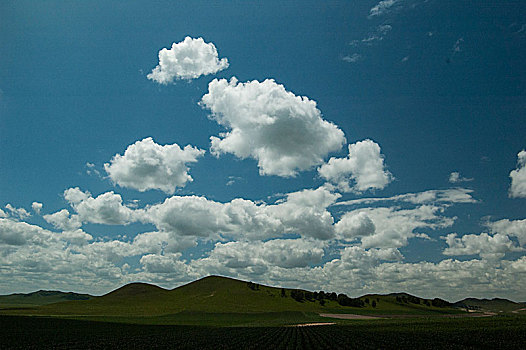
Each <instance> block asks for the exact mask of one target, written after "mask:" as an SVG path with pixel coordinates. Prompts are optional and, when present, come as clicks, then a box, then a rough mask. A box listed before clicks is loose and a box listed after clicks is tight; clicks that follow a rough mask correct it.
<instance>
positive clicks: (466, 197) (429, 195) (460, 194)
mask: <svg viewBox="0 0 526 350" xmlns="http://www.w3.org/2000/svg"><path fill="white" fill-rule="evenodd" d="M473 192H474V191H473V190H471V189H467V188H449V189H447V190H428V191H424V192H417V193H405V194H399V195H396V196H393V197H384V198H382V197H379V198H359V199H353V200H350V201H343V202H337V203H336V204H335V205H365V204H373V203H380V202H407V203H412V204H433V203H440V204H452V203H476V202H477V200H476V199H474V198H473V196H472V195H471V193H473Z"/></svg>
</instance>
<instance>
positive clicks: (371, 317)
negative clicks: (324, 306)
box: [320, 314, 380, 320]
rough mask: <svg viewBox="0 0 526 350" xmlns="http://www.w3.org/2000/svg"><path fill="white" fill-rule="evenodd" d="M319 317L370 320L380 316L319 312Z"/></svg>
mask: <svg viewBox="0 0 526 350" xmlns="http://www.w3.org/2000/svg"><path fill="white" fill-rule="evenodd" d="M320 316H321V317H330V318H339V319H342V320H372V319H378V318H380V317H376V316H366V315H355V314H320Z"/></svg>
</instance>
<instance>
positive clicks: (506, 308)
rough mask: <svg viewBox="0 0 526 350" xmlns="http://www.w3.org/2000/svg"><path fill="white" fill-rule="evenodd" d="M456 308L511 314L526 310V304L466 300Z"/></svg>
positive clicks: (505, 300) (494, 299) (455, 304)
mask: <svg viewBox="0 0 526 350" xmlns="http://www.w3.org/2000/svg"><path fill="white" fill-rule="evenodd" d="M453 306H454V307H458V308H463V309H468V310H474V311H491V312H501V311H502V312H510V311H516V310H519V309H522V308H526V303H516V302H514V301H511V300H508V299H501V298H493V299H477V298H466V299H463V300H460V301H457V302H456V303H454V304H453Z"/></svg>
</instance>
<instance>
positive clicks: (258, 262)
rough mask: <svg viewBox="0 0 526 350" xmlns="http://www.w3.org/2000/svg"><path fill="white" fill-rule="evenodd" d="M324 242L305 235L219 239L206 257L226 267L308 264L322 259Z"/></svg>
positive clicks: (288, 266)
mask: <svg viewBox="0 0 526 350" xmlns="http://www.w3.org/2000/svg"><path fill="white" fill-rule="evenodd" d="M324 246H325V244H324V243H322V242H320V241H313V240H304V239H275V240H271V241H267V242H228V243H216V245H215V247H214V249H213V250H212V252H211V253H210V255H209V257H208V258H206V259H203V260H204V261H206V263H207V264H213V265H223V266H224V267H226V268H227V269H246V268H247V267H251V266H252V267H254V266H268V267H269V268H271V267H272V266H279V267H282V268H295V267H305V266H309V265H311V264H317V263H320V262H321V260H322V258H323V255H324V250H323V248H324ZM265 270H266V269H265Z"/></svg>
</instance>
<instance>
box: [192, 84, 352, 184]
mask: <svg viewBox="0 0 526 350" xmlns="http://www.w3.org/2000/svg"><path fill="white" fill-rule="evenodd" d="M200 104H201V106H203V107H205V108H208V109H210V111H211V112H212V114H211V118H212V119H213V120H215V121H216V122H217V123H218V124H220V125H222V126H224V127H225V128H227V129H228V131H227V132H224V133H221V134H220V135H219V137H216V136H212V137H211V138H210V139H211V151H212V153H213V154H214V155H216V156H219V155H221V154H224V153H232V154H234V155H235V156H236V157H238V158H242V159H245V158H253V159H255V160H257V161H258V167H259V172H260V174H261V175H278V176H283V177H289V176H295V175H296V174H297V173H298V171H303V170H308V169H310V168H312V167H314V166H316V165H319V164H321V163H322V162H323V159H324V158H325V157H326V156H327V155H328V154H329V153H330V152H333V151H337V150H339V149H341V147H342V145H343V144H344V142H345V137H344V134H343V132H342V131H341V130H340V129H339V128H338V127H337V126H336V125H334V124H333V123H330V122H328V121H326V120H324V119H323V118H322V115H321V112H320V111H319V110H318V108H316V102H314V101H312V100H310V99H308V98H307V97H301V96H296V95H294V94H293V93H292V92H289V91H286V90H285V87H284V86H283V85H280V84H277V83H276V82H275V81H274V80H272V79H267V80H265V81H263V82H259V81H256V80H254V81H249V82H246V83H239V82H238V81H237V79H236V78H232V79H231V80H230V82H229V81H227V80H225V79H221V80H217V79H214V80H213V81H212V82H210V84H209V85H208V93H207V94H206V95H204V96H203V98H202V100H201V102H200Z"/></svg>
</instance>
